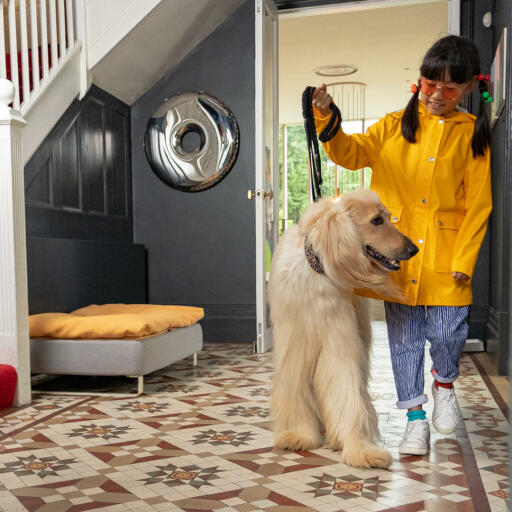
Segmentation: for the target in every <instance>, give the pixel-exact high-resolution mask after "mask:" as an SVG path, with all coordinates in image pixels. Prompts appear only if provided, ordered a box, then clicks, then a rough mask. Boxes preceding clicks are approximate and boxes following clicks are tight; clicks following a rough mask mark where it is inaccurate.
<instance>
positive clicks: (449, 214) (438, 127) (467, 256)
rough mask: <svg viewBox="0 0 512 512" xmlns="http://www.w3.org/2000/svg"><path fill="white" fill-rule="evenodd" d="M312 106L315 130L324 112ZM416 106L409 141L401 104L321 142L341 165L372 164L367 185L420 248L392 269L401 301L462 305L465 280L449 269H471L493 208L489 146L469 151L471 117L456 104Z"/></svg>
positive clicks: (467, 297)
mask: <svg viewBox="0 0 512 512" xmlns="http://www.w3.org/2000/svg"><path fill="white" fill-rule="evenodd" d="M314 113H315V121H316V127H317V131H318V132H321V131H322V129H323V128H324V127H325V125H326V124H327V122H328V121H329V117H330V116H327V117H324V116H322V114H321V113H320V112H319V111H318V110H317V109H316V108H315V109H314ZM418 113H419V116H418V117H419V128H418V130H417V132H416V143H413V144H411V143H409V142H407V141H406V140H405V139H404V137H403V136H402V132H401V120H402V114H403V111H400V112H394V113H391V114H388V115H386V116H385V117H383V118H382V119H380V120H379V121H378V122H377V123H375V124H374V125H372V126H370V127H369V128H368V130H367V132H366V133H365V134H355V135H347V134H345V133H343V131H342V130H341V129H340V130H339V131H338V133H337V134H336V136H335V137H334V138H333V139H331V140H330V141H329V142H327V143H325V144H324V145H323V146H324V149H325V151H326V152H327V154H328V155H329V158H330V159H331V160H332V161H333V162H335V163H337V164H339V165H342V166H343V167H345V168H347V169H360V168H362V167H371V168H372V181H371V187H370V188H371V189H372V190H374V191H375V192H377V194H378V195H379V197H380V199H381V201H382V202H383V203H384V205H385V206H386V207H387V208H388V210H390V212H391V222H393V223H394V224H395V225H396V227H397V228H398V229H399V230H400V231H401V232H402V233H403V234H404V235H406V236H408V237H409V238H410V239H411V240H412V241H413V242H414V243H415V244H416V245H417V246H418V248H419V249H420V251H419V252H418V254H417V255H416V256H414V257H413V258H412V259H410V260H409V261H407V262H402V263H401V269H400V270H399V271H398V272H396V273H393V280H394V281H395V282H396V283H398V284H399V286H400V287H401V289H402V290H403V292H404V295H405V300H404V301H400V302H403V303H404V304H409V305H411V306H416V305H429V306H433V305H436V306H464V305H467V304H471V302H472V290H471V283H470V282H464V281H462V280H461V281H457V280H455V279H454V278H453V276H452V272H454V271H457V272H463V273H464V274H466V275H468V276H470V277H472V275H473V270H474V267H475V263H476V259H477V257H478V251H479V250H480V245H481V244H482V240H483V237H484V235H485V231H486V228H487V220H488V217H489V214H490V212H491V209H492V199H491V176H490V159H489V151H488V150H487V151H486V154H485V156H477V157H476V158H473V153H472V150H471V139H472V137H473V128H474V125H475V116H473V115H471V114H467V113H463V112H459V111H453V112H450V113H448V114H446V115H445V116H436V115H431V114H430V113H429V111H428V110H427V108H426V107H425V105H424V104H423V103H422V102H421V101H418ZM361 295H365V296H368V297H378V296H377V295H375V294H374V293H373V292H369V293H368V292H363V293H361ZM380 298H382V297H380ZM387 300H392V301H395V302H397V301H396V299H387Z"/></svg>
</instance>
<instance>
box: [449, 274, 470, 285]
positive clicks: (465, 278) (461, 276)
mask: <svg viewBox="0 0 512 512" xmlns="http://www.w3.org/2000/svg"><path fill="white" fill-rule="evenodd" d="M452 276H453V278H454V279H455V280H456V281H465V282H466V283H467V282H468V281H469V276H467V275H466V274H463V273H462V272H452Z"/></svg>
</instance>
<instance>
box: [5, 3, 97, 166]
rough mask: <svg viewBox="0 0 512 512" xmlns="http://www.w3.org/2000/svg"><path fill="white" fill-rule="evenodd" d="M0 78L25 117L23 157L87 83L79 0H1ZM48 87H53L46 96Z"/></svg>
mask: <svg viewBox="0 0 512 512" xmlns="http://www.w3.org/2000/svg"><path fill="white" fill-rule="evenodd" d="M0 34H1V35H2V36H3V37H0V78H6V79H8V80H11V81H12V83H13V84H14V87H15V96H14V100H13V103H12V107H13V108H14V109H16V110H19V111H20V112H21V115H22V117H23V118H24V119H25V120H26V121H27V123H28V125H27V128H26V129H25V130H24V133H23V161H24V163H26V162H27V161H28V160H29V158H30V157H31V156H32V154H33V153H34V151H35V150H36V149H37V147H38V146H39V145H40V144H41V142H42V141H43V140H44V138H45V137H46V135H47V134H48V133H49V131H50V130H51V128H52V127H53V126H54V125H55V123H56V122H57V120H58V119H59V117H60V116H61V115H62V114H63V113H64V111H65V110H66V108H67V107H68V106H69V104H70V103H71V102H72V101H73V99H74V98H75V97H76V96H78V95H80V96H83V95H84V94H85V92H86V91H87V88H88V85H89V83H88V79H87V76H88V73H87V55H86V50H85V44H84V41H85V37H86V29H85V0H7V2H5V0H1V1H0ZM50 89H53V90H54V91H58V93H57V94H55V93H53V94H51V98H50V96H49V94H50Z"/></svg>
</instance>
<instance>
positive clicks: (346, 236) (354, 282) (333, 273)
mask: <svg viewBox="0 0 512 512" xmlns="http://www.w3.org/2000/svg"><path fill="white" fill-rule="evenodd" d="M300 230H301V233H302V234H307V235H308V238H309V240H310V242H311V245H312V247H313V250H314V251H315V252H316V253H317V254H318V256H319V258H320V261H321V262H322V265H323V266H324V269H325V273H326V274H327V276H328V277H329V278H330V279H331V280H332V281H334V282H336V283H337V284H338V285H340V286H342V287H343V288H350V289H354V288H369V289H371V290H374V291H376V292H377V293H379V294H381V295H383V296H387V297H396V298H399V299H400V298H403V297H402V293H401V292H400V289H399V288H398V286H397V285H395V284H394V283H393V282H392V281H391V279H390V276H389V273H388V272H383V271H381V270H379V269H378V267H376V266H375V264H373V263H372V262H371V261H370V260H369V259H368V257H367V255H366V250H365V247H364V244H363V242H362V240H361V239H360V237H359V235H358V233H357V230H356V228H355V226H354V223H353V221H352V218H351V216H350V211H348V210H346V209H344V208H343V205H341V204H337V203H336V202H332V201H330V200H328V199H326V200H323V199H322V200H321V201H319V202H318V203H316V204H314V205H312V206H311V207H310V208H309V209H308V211H307V212H306V214H305V215H304V216H303V219H301V225H300Z"/></svg>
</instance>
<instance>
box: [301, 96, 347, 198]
mask: <svg viewBox="0 0 512 512" xmlns="http://www.w3.org/2000/svg"><path fill="white" fill-rule="evenodd" d="M314 92H315V88H314V87H311V86H308V87H306V88H305V89H304V92H303V93H302V117H303V118H304V130H305V132H306V141H307V146H308V156H309V168H310V172H311V193H312V197H313V201H316V200H318V199H319V198H321V197H322V189H321V186H322V163H321V160H320V150H319V148H318V139H320V141H321V142H327V141H329V140H331V139H332V138H333V137H334V136H335V135H336V133H338V130H339V129H340V126H341V112H340V109H339V108H338V107H337V106H336V105H335V104H334V103H333V102H331V105H330V107H331V110H332V115H331V117H330V119H329V122H328V123H327V126H326V127H325V128H324V129H323V130H322V131H321V133H320V134H319V135H318V139H317V136H316V126H315V117H314V115H313V93H314Z"/></svg>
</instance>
